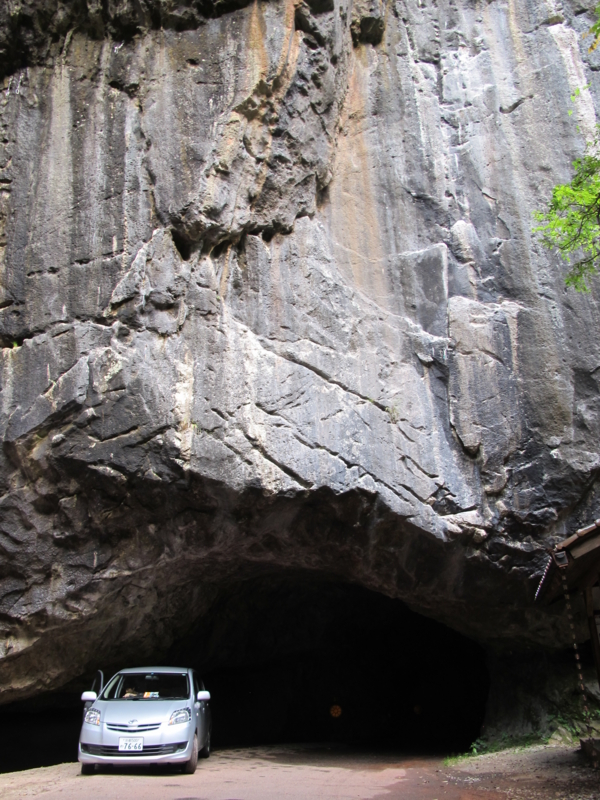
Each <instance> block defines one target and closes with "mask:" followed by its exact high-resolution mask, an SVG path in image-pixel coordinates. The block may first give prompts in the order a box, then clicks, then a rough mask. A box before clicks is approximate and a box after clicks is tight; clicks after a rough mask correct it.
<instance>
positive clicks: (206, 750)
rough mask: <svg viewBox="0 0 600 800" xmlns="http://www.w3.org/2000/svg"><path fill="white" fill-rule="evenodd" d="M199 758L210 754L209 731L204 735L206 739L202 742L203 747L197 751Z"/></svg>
mask: <svg viewBox="0 0 600 800" xmlns="http://www.w3.org/2000/svg"><path fill="white" fill-rule="evenodd" d="M198 755H199V756H200V758H208V757H209V756H210V731H209V732H208V736H207V737H206V741H205V742H204V747H203V748H202V750H200V752H199V753H198Z"/></svg>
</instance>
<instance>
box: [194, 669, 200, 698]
mask: <svg viewBox="0 0 600 800" xmlns="http://www.w3.org/2000/svg"><path fill="white" fill-rule="evenodd" d="M199 691H200V684H199V683H198V676H197V675H196V673H195V672H194V697H196V695H197V694H198V692H199Z"/></svg>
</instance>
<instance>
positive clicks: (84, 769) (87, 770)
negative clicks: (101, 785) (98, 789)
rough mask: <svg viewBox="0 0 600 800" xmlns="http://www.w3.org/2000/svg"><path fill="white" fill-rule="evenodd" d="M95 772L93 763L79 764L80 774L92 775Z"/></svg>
mask: <svg viewBox="0 0 600 800" xmlns="http://www.w3.org/2000/svg"><path fill="white" fill-rule="evenodd" d="M94 772H96V765H95V764H82V765H81V774H82V775H93V774H94Z"/></svg>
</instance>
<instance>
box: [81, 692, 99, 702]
mask: <svg viewBox="0 0 600 800" xmlns="http://www.w3.org/2000/svg"><path fill="white" fill-rule="evenodd" d="M81 699H82V700H83V702H84V703H93V702H94V700H97V699H98V695H97V694H96V692H84V693H83V694H82V695H81Z"/></svg>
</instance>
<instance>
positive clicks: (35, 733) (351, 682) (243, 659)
mask: <svg viewBox="0 0 600 800" xmlns="http://www.w3.org/2000/svg"><path fill="white" fill-rule="evenodd" d="M154 663H156V664H172V665H176V666H193V667H195V668H196V669H198V671H199V672H200V674H201V676H202V679H203V680H204V683H205V685H206V688H207V689H208V690H209V691H210V692H211V695H212V699H211V706H212V716H213V746H214V747H215V748H216V749H218V748H224V747H236V746H251V745H259V744H278V743H295V742H320V743H322V742H340V743H347V744H351V745H358V746H361V747H362V746H366V747H386V748H387V747H394V748H398V749H401V750H402V751H403V752H420V753H457V752H461V751H464V750H465V749H466V748H468V747H469V745H470V744H471V743H472V742H473V740H474V739H476V738H477V737H478V736H479V734H480V732H481V727H482V724H483V718H484V713H485V705H486V699H487V695H488V689H489V678H488V672H487V668H486V658H485V652H484V651H483V649H482V648H481V647H480V646H479V645H478V644H476V643H475V642H473V641H471V640H469V639H466V638H465V637H463V636H461V635H460V634H458V633H456V632H454V631H452V630H450V629H449V628H447V627H445V626H444V625H441V624H440V623H437V622H435V621H433V620H430V619H428V618H426V617H423V616H421V615H419V614H416V613H414V612H412V611H410V610H409V609H408V608H407V607H406V606H405V605H404V604H403V603H402V602H400V601H399V600H392V599H390V598H387V597H385V596H383V595H381V594H378V593H375V592H372V591H369V590H367V589H364V588H361V587H358V586H353V585H348V584H340V583H337V582H334V581H328V580H323V579H315V578H314V577H311V576H308V575H306V574H279V575H274V576H262V577H255V578H252V579H249V580H244V581H241V582H238V583H235V584H232V585H230V586H229V587H227V588H224V589H222V590H221V591H220V593H219V595H218V596H217V598H216V600H215V602H214V603H213V605H212V607H211V611H210V613H209V614H207V615H204V616H203V618H202V620H201V621H200V622H198V623H196V625H195V627H194V628H192V629H191V630H190V632H189V633H188V635H187V636H186V637H185V639H184V640H182V641H179V642H177V643H176V644H175V645H174V646H173V647H172V648H171V649H170V651H169V652H168V653H167V654H164V653H163V654H162V656H161V657H160V658H157V659H156V661H155V662H154ZM144 665H145V666H146V665H148V664H144ZM97 666H98V667H99V668H103V669H105V670H106V672H107V675H106V677H107V678H108V677H110V674H112V672H113V671H116V669H118V668H119V667H125V666H141V664H136V663H131V664H118V665H114V664H113V665H107V664H102V663H98V665H97ZM108 667H111V668H110V669H108ZM109 673H110V674H109ZM85 680H87V679H84V681H83V683H82V686H81V687H79V686H78V687H77V690H73V691H62V692H56V693H53V694H51V695H47V696H45V697H41V698H37V699H34V700H29V701H26V702H23V703H21V704H18V705H13V706H10V707H5V708H4V709H0V771H10V770H15V769H26V768H31V767H35V766H45V765H50V764H55V763H60V762H62V761H74V760H76V753H77V739H78V736H79V728H80V724H81V717H82V704H81V702H80V700H79V692H80V691H81V688H89V687H88V686H87V685H84V684H85ZM88 682H89V683H90V684H91V677H90V679H89V681H88ZM67 688H69V687H67Z"/></svg>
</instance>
